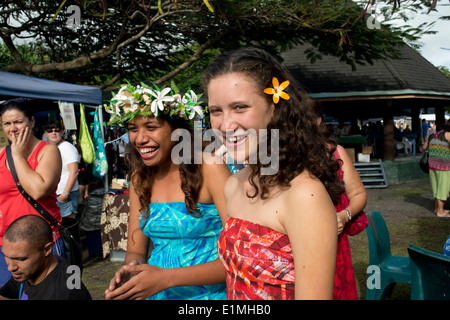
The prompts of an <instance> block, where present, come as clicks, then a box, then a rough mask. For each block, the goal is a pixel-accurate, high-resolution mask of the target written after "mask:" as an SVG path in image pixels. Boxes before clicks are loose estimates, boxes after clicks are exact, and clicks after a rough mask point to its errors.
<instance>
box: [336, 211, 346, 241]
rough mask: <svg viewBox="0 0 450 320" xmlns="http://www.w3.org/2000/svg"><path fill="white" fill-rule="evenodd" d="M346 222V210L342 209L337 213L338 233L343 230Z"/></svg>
mask: <svg viewBox="0 0 450 320" xmlns="http://www.w3.org/2000/svg"><path fill="white" fill-rule="evenodd" d="M347 222H348V215H347V211H345V210H342V211H339V212H338V213H337V224H338V235H339V234H341V232H342V231H344V228H345V225H346V224H347Z"/></svg>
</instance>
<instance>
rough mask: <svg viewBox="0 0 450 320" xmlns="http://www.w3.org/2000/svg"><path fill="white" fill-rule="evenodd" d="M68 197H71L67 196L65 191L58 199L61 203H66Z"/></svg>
mask: <svg viewBox="0 0 450 320" xmlns="http://www.w3.org/2000/svg"><path fill="white" fill-rule="evenodd" d="M68 198H69V196H67V195H66V194H65V193H61V194H60V195H59V196H58V201H59V202H60V203H64V202H66V201H67V199H68Z"/></svg>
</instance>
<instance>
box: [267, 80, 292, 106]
mask: <svg viewBox="0 0 450 320" xmlns="http://www.w3.org/2000/svg"><path fill="white" fill-rule="evenodd" d="M272 84H273V88H266V89H264V93H267V94H272V95H273V103H275V104H277V103H278V101H280V97H281V98H283V99H284V100H289V99H290V98H291V97H289V95H288V94H287V93H286V92H284V91H283V90H284V89H286V88H287V87H288V85H289V80H286V81H284V82H283V83H281V84H279V82H278V79H277V78H275V77H273V78H272Z"/></svg>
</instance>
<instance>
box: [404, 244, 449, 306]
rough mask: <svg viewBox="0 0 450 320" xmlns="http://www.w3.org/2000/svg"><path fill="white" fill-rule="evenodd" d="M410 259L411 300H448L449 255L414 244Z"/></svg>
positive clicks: (410, 248) (409, 248)
mask: <svg viewBox="0 0 450 320" xmlns="http://www.w3.org/2000/svg"><path fill="white" fill-rule="evenodd" d="M408 253H409V258H410V261H411V300H450V257H448V256H444V255H443V254H440V253H436V252H432V251H429V250H426V249H423V248H419V247H417V246H415V245H413V244H412V245H410V246H409V247H408Z"/></svg>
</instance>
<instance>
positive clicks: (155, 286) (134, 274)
mask: <svg viewBox="0 0 450 320" xmlns="http://www.w3.org/2000/svg"><path fill="white" fill-rule="evenodd" d="M166 271H167V269H162V268H160V267H157V266H153V265H149V264H140V263H139V262H138V261H136V260H134V261H132V262H130V263H129V264H127V265H124V266H122V267H121V268H120V269H119V270H118V271H117V272H116V274H115V275H114V277H113V278H112V279H111V282H110V284H109V287H108V289H106V291H105V298H106V299H109V300H144V299H146V298H148V297H150V296H152V295H154V294H156V293H158V292H160V291H163V290H165V289H167V288H168V286H167V285H165V284H166V283H167V282H166V281H165V279H167V277H165V275H166Z"/></svg>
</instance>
